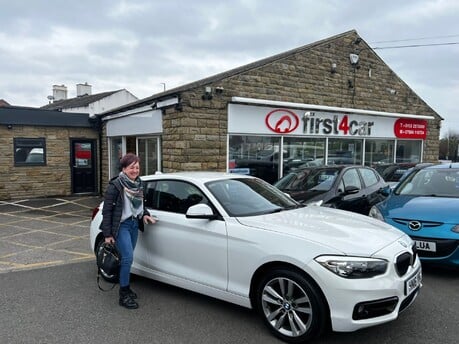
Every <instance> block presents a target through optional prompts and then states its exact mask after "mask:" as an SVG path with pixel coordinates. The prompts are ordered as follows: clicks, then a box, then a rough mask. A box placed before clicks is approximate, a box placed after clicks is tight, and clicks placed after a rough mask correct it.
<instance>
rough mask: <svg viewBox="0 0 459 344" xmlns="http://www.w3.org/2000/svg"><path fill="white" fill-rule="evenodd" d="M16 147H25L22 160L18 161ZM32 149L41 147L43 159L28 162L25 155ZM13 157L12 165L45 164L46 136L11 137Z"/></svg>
mask: <svg viewBox="0 0 459 344" xmlns="http://www.w3.org/2000/svg"><path fill="white" fill-rule="evenodd" d="M18 149H25V151H26V152H27V153H26V154H27V156H26V158H25V159H24V160H22V161H18V159H17V158H18V154H17V150H18ZM33 149H42V150H43V161H33V162H28V161H27V157H28V155H29V154H30V152H31V151H32V150H33ZM13 152H14V154H13V159H14V166H17V167H23V166H46V165H47V159H46V138H44V137H34V138H31V137H15V138H14V139H13Z"/></svg>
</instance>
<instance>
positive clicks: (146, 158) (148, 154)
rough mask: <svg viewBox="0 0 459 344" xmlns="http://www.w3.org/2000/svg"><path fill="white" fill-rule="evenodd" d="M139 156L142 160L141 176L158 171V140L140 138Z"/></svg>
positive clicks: (138, 144) (154, 138)
mask: <svg viewBox="0 0 459 344" xmlns="http://www.w3.org/2000/svg"><path fill="white" fill-rule="evenodd" d="M137 155H138V156H139V158H140V175H142V176H144V175H148V174H154V173H155V172H156V171H158V169H159V168H158V138H156V137H152V138H148V137H147V138H138V139H137Z"/></svg>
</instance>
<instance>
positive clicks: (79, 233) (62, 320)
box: [0, 197, 459, 344]
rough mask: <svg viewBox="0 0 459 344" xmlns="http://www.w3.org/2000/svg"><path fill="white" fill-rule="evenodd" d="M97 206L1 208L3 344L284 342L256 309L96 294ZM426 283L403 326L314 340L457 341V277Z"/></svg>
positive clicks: (151, 285)
mask: <svg viewBox="0 0 459 344" xmlns="http://www.w3.org/2000/svg"><path fill="white" fill-rule="evenodd" d="M99 201H100V198H98V197H71V198H52V199H51V198H50V199H34V200H19V201H14V202H1V201H0V309H1V310H2V311H1V312H0V324H1V325H0V338H1V339H0V343H8V344H16V343H18V344H19V343H20V344H28V343H31V344H32V343H47V344H54V343H56V344H57V343H62V342H65V343H78V344H80V343H99V344H105V343H107V344H108V343H110V344H118V343H120V344H121V343H158V344H159V343H161V344H168V343H171V344H172V343H174V344H175V343H193V344H194V343H196V344H207V343H209V344H211V343H212V344H214V343H222V344H232V343H244V344H249V343H254V344H255V343H266V344H267V343H273V344H274V343H281V342H280V341H278V340H277V339H275V338H274V337H272V336H271V335H270V333H269V332H268V331H267V329H266V328H265V327H264V326H263V324H262V322H261V320H260V319H259V318H258V316H257V314H256V313H255V312H253V311H250V310H248V309H245V308H241V307H239V306H235V305H232V304H228V303H225V302H223V301H219V300H215V299H213V298H210V297H206V296H202V295H199V294H196V293H193V292H189V291H186V290H183V289H180V288H175V287H171V286H168V285H165V284H162V283H160V282H155V281H151V280H148V279H145V278H142V277H138V276H133V280H132V282H133V283H132V284H133V288H134V289H135V290H136V292H138V294H139V303H140V308H139V309H138V310H135V311H131V310H126V309H123V308H121V307H119V305H118V302H117V293H118V290H117V288H115V289H113V290H110V291H108V292H102V291H100V290H99V289H98V288H97V283H96V266H95V258H94V254H93V253H92V252H91V250H90V248H89V222H90V218H91V213H92V209H93V208H94V207H95V206H96V205H97V204H98V203H99ZM423 284H424V286H423V288H422V290H421V293H420V295H419V297H418V299H417V300H416V301H415V303H414V304H413V305H412V306H411V307H409V308H408V309H407V310H406V311H405V312H404V313H402V314H400V316H399V318H398V319H397V320H396V321H393V322H391V323H387V324H383V325H381V326H375V327H371V328H368V329H363V330H360V331H357V332H351V333H331V332H328V333H326V334H325V335H324V336H323V337H322V338H320V339H319V340H317V341H314V342H313V343H314V344H318V343H320V344H338V343H339V344H356V343H371V344H389V343H391V344H392V343H394V344H401V343H403V344H430V343H445V344H453V343H457V333H458V330H457V319H459V298H458V297H457V287H458V286H459V270H449V269H438V268H436V267H432V266H424V281H423ZM107 286H109V285H107ZM119 324H124V325H126V326H124V325H123V326H119Z"/></svg>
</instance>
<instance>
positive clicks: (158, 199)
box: [145, 180, 209, 214]
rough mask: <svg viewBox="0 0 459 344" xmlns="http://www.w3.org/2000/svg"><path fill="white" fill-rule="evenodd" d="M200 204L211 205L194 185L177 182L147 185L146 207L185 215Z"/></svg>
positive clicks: (163, 181)
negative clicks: (190, 208)
mask: <svg viewBox="0 0 459 344" xmlns="http://www.w3.org/2000/svg"><path fill="white" fill-rule="evenodd" d="M198 203H205V204H209V202H208V201H207V198H206V197H205V196H204V195H203V194H202V192H201V191H200V190H199V189H198V188H197V187H196V186H194V185H192V184H190V183H186V182H182V181H177V180H159V181H155V182H149V183H146V187H145V206H147V207H149V208H151V209H156V210H163V211H169V212H173V213H180V214H185V213H186V212H187V210H188V208H189V207H191V206H192V205H195V204H198Z"/></svg>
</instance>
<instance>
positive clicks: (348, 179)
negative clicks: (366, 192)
mask: <svg viewBox="0 0 459 344" xmlns="http://www.w3.org/2000/svg"><path fill="white" fill-rule="evenodd" d="M343 182H344V187H345V188H347V187H350V186H355V187H357V188H359V189H362V183H361V182H360V178H359V174H358V173H357V170H356V169H355V168H352V169H350V170H347V171H346V172H345V173H344V175H343Z"/></svg>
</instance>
